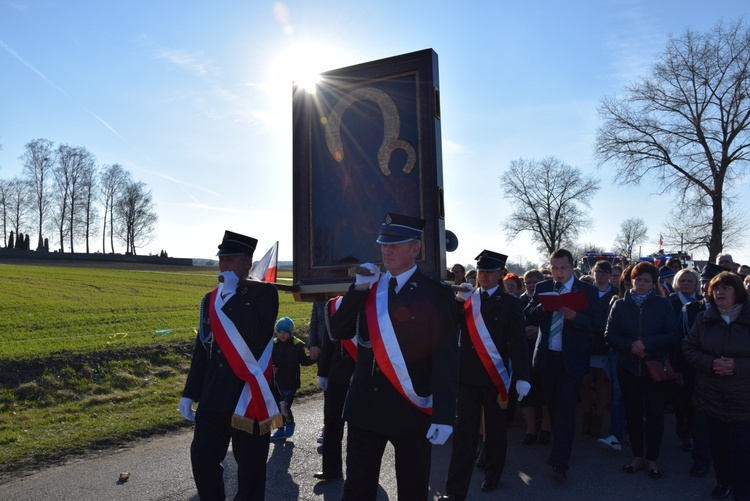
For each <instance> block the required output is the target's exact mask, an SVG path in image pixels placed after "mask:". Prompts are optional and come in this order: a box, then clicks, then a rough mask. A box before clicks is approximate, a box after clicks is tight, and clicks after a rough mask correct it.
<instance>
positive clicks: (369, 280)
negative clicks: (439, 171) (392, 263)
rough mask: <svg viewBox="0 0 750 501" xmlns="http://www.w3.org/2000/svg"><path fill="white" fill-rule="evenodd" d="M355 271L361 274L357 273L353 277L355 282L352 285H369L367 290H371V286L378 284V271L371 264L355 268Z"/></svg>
mask: <svg viewBox="0 0 750 501" xmlns="http://www.w3.org/2000/svg"><path fill="white" fill-rule="evenodd" d="M357 271H361V272H363V274H360V273H357V274H355V275H354V276H355V277H356V280H355V281H354V285H361V284H369V287H368V288H369V289H372V286H373V284H376V283H378V280H380V269H378V267H377V266H376V265H374V264H372V263H364V264H361V265H359V266H358V267H357Z"/></svg>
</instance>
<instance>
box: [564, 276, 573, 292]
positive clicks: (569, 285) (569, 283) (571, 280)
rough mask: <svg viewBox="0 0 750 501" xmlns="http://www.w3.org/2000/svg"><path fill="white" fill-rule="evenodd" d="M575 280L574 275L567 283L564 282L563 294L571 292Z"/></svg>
mask: <svg viewBox="0 0 750 501" xmlns="http://www.w3.org/2000/svg"><path fill="white" fill-rule="evenodd" d="M575 279H576V276H575V275H571V276H570V280H568V281H567V282H565V283H564V284H563V285H565V292H570V291H572V290H573V282H574V281H575ZM563 294H564V293H563Z"/></svg>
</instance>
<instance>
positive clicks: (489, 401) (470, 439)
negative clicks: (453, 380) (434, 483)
mask: <svg viewBox="0 0 750 501" xmlns="http://www.w3.org/2000/svg"><path fill="white" fill-rule="evenodd" d="M482 406H484V433H485V436H484V438H485V445H484V453H485V461H484V465H485V466H484V476H485V478H486V479H487V480H494V481H497V480H500V476H501V475H502V474H503V470H504V469H505V458H506V456H507V450H508V436H507V425H506V418H507V412H506V410H505V409H501V408H500V405H498V403H497V389H496V388H495V387H494V386H478V385H470V384H463V383H460V384H459V387H458V401H457V406H456V408H457V409H458V417H457V418H456V425H455V426H454V428H453V450H452V451H451V461H450V467H449V468H448V480H447V482H446V483H445V492H446V493H447V494H452V495H455V496H461V497H463V498H465V497H466V496H467V494H468V492H469V484H470V482H471V474H472V472H473V471H474V461H475V460H476V456H477V441H478V440H479V418H480V414H481V412H482Z"/></svg>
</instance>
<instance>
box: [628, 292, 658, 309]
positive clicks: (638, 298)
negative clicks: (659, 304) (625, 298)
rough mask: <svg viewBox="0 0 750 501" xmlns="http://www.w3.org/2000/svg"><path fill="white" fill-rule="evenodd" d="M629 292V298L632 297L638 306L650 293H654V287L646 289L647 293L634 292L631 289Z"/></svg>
mask: <svg viewBox="0 0 750 501" xmlns="http://www.w3.org/2000/svg"><path fill="white" fill-rule="evenodd" d="M629 292H630V297H631V298H632V299H633V301H635V304H637V305H638V306H642V305H643V302H644V301H645V300H646V299H647V298H648V297H649V296H650V295H652V294H653V293H654V289H651V290H650V291H648V292H647V293H645V294H636V293H635V292H633V289H630V291H629Z"/></svg>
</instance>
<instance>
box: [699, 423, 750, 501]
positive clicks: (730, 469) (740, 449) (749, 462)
mask: <svg viewBox="0 0 750 501" xmlns="http://www.w3.org/2000/svg"><path fill="white" fill-rule="evenodd" d="M707 421H708V428H709V431H710V434H711V453H712V455H713V459H714V470H715V471H716V483H719V484H722V485H727V486H731V487H732V490H733V494H734V499H738V500H740V499H741V500H749V499H750V422H740V421H731V422H727V421H720V420H718V419H716V418H714V417H711V416H707Z"/></svg>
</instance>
